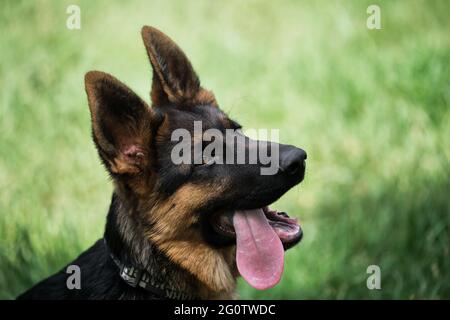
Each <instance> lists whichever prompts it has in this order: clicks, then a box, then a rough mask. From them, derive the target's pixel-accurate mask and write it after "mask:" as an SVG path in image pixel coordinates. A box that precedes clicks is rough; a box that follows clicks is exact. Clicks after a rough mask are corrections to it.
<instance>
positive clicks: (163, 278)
mask: <svg viewBox="0 0 450 320" xmlns="http://www.w3.org/2000/svg"><path fill="white" fill-rule="evenodd" d="M136 211H137V209H136V207H134V208H133V207H132V206H130V205H129V204H128V203H126V202H125V201H124V200H123V199H121V198H120V197H119V196H118V195H117V194H116V193H113V197H112V201H111V205H110V208H109V212H108V218H107V223H106V228H105V234H104V238H105V241H106V243H107V245H108V247H109V250H110V253H111V255H112V256H114V257H115V259H116V260H118V261H120V263H121V264H122V265H123V266H127V267H128V266H130V267H133V268H135V269H137V270H142V271H144V272H146V274H147V275H150V276H151V277H152V279H151V281H152V282H153V283H154V286H155V287H156V288H161V287H162V288H165V290H166V292H172V293H175V294H172V295H170V294H169V295H167V294H166V295H165V296H164V297H163V298H171V297H176V296H181V297H192V298H200V299H215V298H216V299H219V298H234V293H233V292H216V291H214V290H211V289H210V288H209V287H208V286H205V285H204V283H203V282H202V281H199V279H198V277H197V276H196V275H193V274H192V273H191V272H189V271H187V270H186V269H185V268H183V267H181V266H180V264H179V263H178V262H177V261H176V259H169V258H168V257H167V254H165V253H164V252H163V251H162V250H160V248H158V246H157V245H155V244H154V243H153V242H152V241H151V240H150V239H149V237H148V230H149V229H151V228H152V225H151V223H149V222H148V221H145V219H142V218H141V217H142V215H141V214H139V212H136ZM174 260H175V262H174ZM116 263H117V261H116ZM117 272H118V273H119V272H120V270H119V268H118V271H117ZM233 289H234V287H233ZM232 291H234V290H232ZM192 293H195V294H192Z"/></svg>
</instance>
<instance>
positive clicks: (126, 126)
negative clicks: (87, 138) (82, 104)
mask: <svg viewBox="0 0 450 320" xmlns="http://www.w3.org/2000/svg"><path fill="white" fill-rule="evenodd" d="M85 86H86V93H87V96H88V103H89V109H90V111H91V120H92V135H93V139H94V142H95V144H96V146H97V149H98V152H99V154H100V157H101V158H102V160H103V162H104V164H105V165H106V167H107V168H108V170H109V171H110V172H111V173H113V174H123V173H130V174H133V173H139V172H141V171H143V170H145V169H146V168H148V167H149V165H150V159H151V157H150V156H151V155H150V154H151V150H150V146H151V138H152V137H151V135H152V134H151V132H152V131H151V129H152V119H153V118H154V115H153V111H152V110H151V109H150V108H149V107H148V106H147V104H146V103H145V102H144V101H143V100H141V99H140V98H139V97H138V96H137V95H136V94H135V93H134V92H133V91H132V90H131V89H129V88H128V87H127V86H126V85H124V84H123V83H121V82H120V81H119V80H117V79H116V78H114V77H113V76H111V75H109V74H107V73H104V72H100V71H90V72H88V73H87V74H86V76H85Z"/></svg>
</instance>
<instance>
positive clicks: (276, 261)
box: [211, 206, 302, 290]
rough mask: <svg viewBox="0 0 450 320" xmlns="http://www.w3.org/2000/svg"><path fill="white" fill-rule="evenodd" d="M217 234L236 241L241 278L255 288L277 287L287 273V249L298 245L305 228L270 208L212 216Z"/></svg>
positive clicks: (212, 222) (237, 262) (284, 214)
mask: <svg viewBox="0 0 450 320" xmlns="http://www.w3.org/2000/svg"><path fill="white" fill-rule="evenodd" d="M211 224H212V226H213V228H214V230H215V231H216V232H218V233H219V234H221V235H223V236H227V237H231V238H235V239H236V264H237V267H238V270H239V273H240V274H241V276H242V277H243V278H244V279H245V280H246V281H247V282H248V283H249V284H250V285H251V286H252V287H254V288H256V289H260V290H264V289H268V288H271V287H273V286H274V285H276V284H277V283H278V282H279V281H280V279H281V275H282V273H283V267H284V250H286V249H289V248H290V247H292V246H294V245H295V244H297V243H298V242H299V241H300V240H301V238H302V229H301V228H300V225H299V224H298V222H297V219H294V218H290V217H289V216H288V215H287V214H286V213H285V212H279V211H276V210H272V209H270V208H269V207H268V206H266V207H263V208H259V209H252V210H236V211H230V212H226V213H221V214H216V215H213V216H212V219H211Z"/></svg>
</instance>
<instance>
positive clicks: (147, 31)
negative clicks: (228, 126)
mask: <svg viewBox="0 0 450 320" xmlns="http://www.w3.org/2000/svg"><path fill="white" fill-rule="evenodd" d="M141 34H142V39H143V40H144V45H145V48H146V49H147V53H148V57H149V58H150V63H151V64H152V67H153V83H152V90H151V98H152V103H153V105H155V106H162V105H167V104H178V105H195V104H215V99H214V95H213V94H212V93H211V92H210V91H207V90H205V89H203V88H201V87H200V80H199V78H198V76H197V74H196V73H195V71H194V69H193V68H192V65H191V63H190V61H189V59H188V58H187V57H186V55H185V54H184V52H183V51H182V50H181V49H180V48H179V47H178V46H177V45H176V43H175V42H173V41H172V40H171V39H170V38H169V37H168V36H166V35H165V34H164V33H162V32H161V31H159V30H157V29H155V28H153V27H149V26H144V27H143V28H142V31H141Z"/></svg>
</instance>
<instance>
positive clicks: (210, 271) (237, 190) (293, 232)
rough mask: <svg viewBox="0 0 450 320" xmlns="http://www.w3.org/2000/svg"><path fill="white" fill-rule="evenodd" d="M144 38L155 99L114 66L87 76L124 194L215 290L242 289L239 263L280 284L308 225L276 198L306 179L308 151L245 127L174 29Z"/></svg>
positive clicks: (110, 165)
mask: <svg viewBox="0 0 450 320" xmlns="http://www.w3.org/2000/svg"><path fill="white" fill-rule="evenodd" d="M142 37H143V40H144V44H145V47H146V50H147V53H148V57H149V59H150V62H151V65H152V69H153V82H152V88H151V102H152V107H149V106H148V105H147V104H146V103H145V102H144V101H143V100H142V99H141V98H139V97H138V96H137V95H136V94H135V93H134V92H133V91H132V90H130V89H129V88H128V87H126V86H125V85H124V84H122V83H121V82H120V81H118V80H117V79H115V78H114V77H112V76H111V75H109V74H106V73H103V72H98V71H91V72H89V73H87V74H86V77H85V83H86V92H87V95H88V102H89V107H90V111H91V119H92V132H93V139H94V142H95V145H96V147H97V150H98V152H99V155H100V158H101V159H102V161H103V163H104V165H105V166H106V168H107V170H108V171H109V173H110V174H111V176H112V177H113V180H114V183H115V186H116V193H117V194H118V196H119V198H121V200H122V201H123V202H125V203H129V206H128V207H129V208H131V209H130V214H129V215H130V219H134V220H135V221H136V223H139V224H141V225H142V226H143V230H144V232H145V236H146V237H148V239H149V240H150V241H152V242H153V243H155V244H156V245H157V246H158V247H159V248H160V249H161V250H162V251H163V252H164V253H165V254H166V255H167V256H168V257H169V258H170V259H172V260H173V261H174V262H176V263H178V264H179V265H181V266H182V267H183V268H185V269H186V270H188V271H189V272H190V273H191V274H193V275H194V276H195V277H197V278H198V279H199V280H200V281H201V282H202V283H203V284H204V285H205V286H206V287H207V288H208V289H209V290H212V291H214V292H228V291H230V290H233V288H234V283H235V280H234V279H235V276H236V274H237V270H236V268H235V266H236V262H237V269H238V271H239V273H240V274H241V275H242V276H243V277H244V278H245V279H246V280H247V281H248V282H249V283H250V284H251V285H253V286H254V287H256V288H258V289H265V288H268V287H271V286H273V285H274V284H276V283H277V282H278V281H279V279H280V276H281V272H282V269H283V254H284V253H283V249H287V248H290V247H292V246H293V245H295V244H296V243H298V242H299V241H300V239H301V236H302V230H301V228H300V226H299V225H298V224H297V222H296V220H295V219H291V218H289V217H288V216H287V214H285V213H282V212H277V211H276V210H272V209H270V208H269V207H268V206H269V205H270V204H271V203H273V202H274V201H275V200H277V199H278V198H279V197H281V196H282V195H283V194H284V193H285V192H286V191H287V190H289V189H290V188H292V187H293V186H295V185H296V184H298V183H299V182H301V181H302V180H303V178H304V173H305V160H306V152H305V151H303V150H301V149H299V148H296V147H294V146H290V145H282V144H278V143H276V142H267V141H258V140H253V139H251V138H249V137H247V136H245V135H244V134H243V133H242V131H241V126H240V125H239V124H238V123H237V122H236V121H234V120H232V119H230V118H229V117H228V116H227V114H225V113H224V112H223V111H222V110H221V109H220V108H219V105H218V103H217V102H216V99H215V97H214V95H213V93H212V92H210V91H208V90H206V89H204V88H203V87H202V86H201V85H200V80H199V78H198V76H197V74H196V73H195V71H194V69H193V67H192V65H191V63H190V62H189V60H188V58H187V57H186V55H185V54H184V53H183V51H182V50H181V49H180V48H179V47H178V46H177V45H176V44H175V43H174V42H173V41H172V40H171V39H170V38H169V37H167V36H166V35H165V34H163V33H162V32H160V31H158V30H156V29H154V28H152V27H144V28H143V29H142ZM261 150H262V151H263V152H261ZM236 245H237V247H236ZM236 260H237V261H236Z"/></svg>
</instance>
